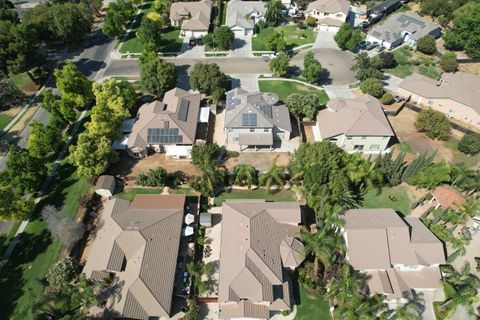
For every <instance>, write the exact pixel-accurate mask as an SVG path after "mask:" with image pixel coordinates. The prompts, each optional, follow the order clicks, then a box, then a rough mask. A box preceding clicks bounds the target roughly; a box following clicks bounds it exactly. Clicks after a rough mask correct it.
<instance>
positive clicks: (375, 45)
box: [365, 42, 378, 51]
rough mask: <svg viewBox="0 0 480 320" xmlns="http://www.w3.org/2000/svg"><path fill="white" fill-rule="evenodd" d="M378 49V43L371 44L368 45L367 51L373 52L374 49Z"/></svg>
mask: <svg viewBox="0 0 480 320" xmlns="http://www.w3.org/2000/svg"><path fill="white" fill-rule="evenodd" d="M376 47H378V43H376V42H371V43H369V44H367V46H366V47H365V50H368V51H370V50H372V49H373V48H376Z"/></svg>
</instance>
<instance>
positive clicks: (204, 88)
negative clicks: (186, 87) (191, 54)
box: [189, 63, 229, 102]
mask: <svg viewBox="0 0 480 320" xmlns="http://www.w3.org/2000/svg"><path fill="white" fill-rule="evenodd" d="M189 76H190V85H191V86H192V88H193V89H196V90H198V91H200V92H201V93H204V94H205V95H207V96H209V97H211V99H212V100H213V101H214V102H218V101H222V100H224V99H225V92H226V91H227V88H228V86H229V83H228V81H227V76H226V75H225V74H224V73H223V72H222V71H220V67H219V66H218V65H217V64H216V63H197V64H195V66H194V67H193V70H192V71H191V72H190V74H189Z"/></svg>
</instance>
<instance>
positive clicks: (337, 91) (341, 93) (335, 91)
mask: <svg viewBox="0 0 480 320" xmlns="http://www.w3.org/2000/svg"><path fill="white" fill-rule="evenodd" d="M323 88H324V89H325V92H326V94H327V95H328V97H329V98H330V99H335V98H346V99H353V98H355V94H354V93H353V92H352V90H351V89H350V88H349V87H348V86H346V85H345V86H332V85H330V86H324V87H323Z"/></svg>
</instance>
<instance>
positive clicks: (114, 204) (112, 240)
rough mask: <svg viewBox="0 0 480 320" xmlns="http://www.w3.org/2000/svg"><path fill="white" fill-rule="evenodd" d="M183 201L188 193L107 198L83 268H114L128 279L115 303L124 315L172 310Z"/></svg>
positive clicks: (89, 270) (91, 270) (145, 316)
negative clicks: (131, 200)
mask: <svg viewBox="0 0 480 320" xmlns="http://www.w3.org/2000/svg"><path fill="white" fill-rule="evenodd" d="M184 203H185V196H183V195H142V196H140V197H139V196H137V197H136V198H135V199H134V201H133V202H132V204H130V202H129V201H126V200H122V199H116V198H115V199H112V200H110V201H108V202H107V203H106V204H105V208H104V212H103V214H102V216H101V221H100V223H99V225H100V226H101V227H100V229H99V230H98V232H97V235H96V237H95V240H94V242H93V244H92V248H91V250H90V253H89V256H88V258H87V263H86V264H85V267H84V269H83V272H84V273H85V274H86V276H87V277H92V276H93V277H95V276H97V274H98V273H99V272H104V271H110V272H115V274H116V276H117V277H118V278H119V280H120V281H122V282H123V283H124V285H123V287H122V292H121V298H120V299H119V300H118V301H117V300H115V301H113V308H114V309H115V310H117V311H118V312H120V313H121V314H122V315H123V316H125V317H129V318H134V319H148V317H149V316H156V317H162V316H169V314H170V311H171V306H172V299H173V284H174V279H175V270H176V264H177V256H178V248H179V243H180V233H181V227H182V223H183V213H184V212H183V208H184Z"/></svg>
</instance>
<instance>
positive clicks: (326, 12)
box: [305, 0, 350, 33]
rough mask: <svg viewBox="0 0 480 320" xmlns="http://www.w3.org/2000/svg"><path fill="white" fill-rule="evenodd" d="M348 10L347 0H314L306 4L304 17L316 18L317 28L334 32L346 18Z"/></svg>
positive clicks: (348, 3)
mask: <svg viewBox="0 0 480 320" xmlns="http://www.w3.org/2000/svg"><path fill="white" fill-rule="evenodd" d="M349 11H350V2H349V1H348V0H316V1H314V2H311V3H310V4H309V5H308V7H307V10H305V17H314V18H315V19H317V27H318V29H319V30H321V31H328V32H333V33H335V32H337V31H338V30H339V29H340V27H341V26H342V24H344V23H345V21H346V20H347V16H348V12H349Z"/></svg>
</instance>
